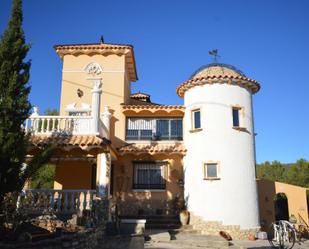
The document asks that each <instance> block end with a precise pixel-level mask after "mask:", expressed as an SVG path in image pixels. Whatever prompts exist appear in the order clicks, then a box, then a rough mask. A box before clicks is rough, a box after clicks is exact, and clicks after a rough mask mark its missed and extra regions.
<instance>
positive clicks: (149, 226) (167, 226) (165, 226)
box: [145, 222, 181, 229]
mask: <svg viewBox="0 0 309 249" xmlns="http://www.w3.org/2000/svg"><path fill="white" fill-rule="evenodd" d="M180 227H181V225H180V224H173V223H170V224H147V222H146V225H145V228H146V229H178V228H180Z"/></svg>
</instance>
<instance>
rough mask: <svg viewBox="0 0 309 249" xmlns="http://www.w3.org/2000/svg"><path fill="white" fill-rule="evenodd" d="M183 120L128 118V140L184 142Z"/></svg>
mask: <svg viewBox="0 0 309 249" xmlns="http://www.w3.org/2000/svg"><path fill="white" fill-rule="evenodd" d="M182 139H183V129H182V119H179V118H177V119H176V118H174V119H168V118H128V119H127V129H126V140H155V141H158V140H182Z"/></svg>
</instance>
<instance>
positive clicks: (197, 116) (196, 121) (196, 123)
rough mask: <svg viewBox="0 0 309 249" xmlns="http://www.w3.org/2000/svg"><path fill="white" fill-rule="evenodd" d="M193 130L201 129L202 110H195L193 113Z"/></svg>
mask: <svg viewBox="0 0 309 249" xmlns="http://www.w3.org/2000/svg"><path fill="white" fill-rule="evenodd" d="M192 129H193V130H196V129H201V110H200V109H197V110H193V111H192Z"/></svg>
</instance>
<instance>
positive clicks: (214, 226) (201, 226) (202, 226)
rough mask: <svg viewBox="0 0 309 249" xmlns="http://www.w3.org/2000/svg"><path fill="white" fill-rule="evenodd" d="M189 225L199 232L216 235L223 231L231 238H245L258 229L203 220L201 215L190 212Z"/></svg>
mask: <svg viewBox="0 0 309 249" xmlns="http://www.w3.org/2000/svg"><path fill="white" fill-rule="evenodd" d="M190 225H192V226H193V229H195V230H198V231H200V232H201V234H205V235H215V236H218V235H219V232H220V231H224V232H226V233H228V234H229V235H231V237H232V239H240V240H247V239H248V236H249V234H254V235H256V233H257V232H258V231H259V230H260V229H259V228H256V229H240V226H238V225H223V224H222V222H219V221H204V220H203V219H202V218H201V217H199V216H195V215H194V214H192V213H190Z"/></svg>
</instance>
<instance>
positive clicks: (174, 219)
mask: <svg viewBox="0 0 309 249" xmlns="http://www.w3.org/2000/svg"><path fill="white" fill-rule="evenodd" d="M120 219H145V220H146V224H145V228H146V230H147V229H159V230H168V229H179V228H180V227H181V223H180V221H179V217H178V215H137V216H121V217H120Z"/></svg>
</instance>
